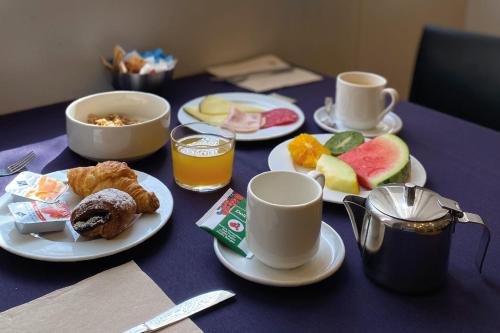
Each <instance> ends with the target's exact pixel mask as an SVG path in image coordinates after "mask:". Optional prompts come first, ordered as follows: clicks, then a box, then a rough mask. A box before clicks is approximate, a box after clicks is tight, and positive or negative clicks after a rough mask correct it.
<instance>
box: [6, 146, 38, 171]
mask: <svg viewBox="0 0 500 333" xmlns="http://www.w3.org/2000/svg"><path fill="white" fill-rule="evenodd" d="M35 157H36V154H35V153H34V152H33V151H30V152H29V153H28V154H27V155H26V156H24V157H23V158H21V159H20V160H18V161H16V162H14V163H12V164H10V165H8V166H7V167H6V168H5V169H1V168H0V177H3V176H10V175H13V174H15V173H17V172H19V171H21V170H22V169H24V167H25V166H27V165H28V164H29V163H30V162H31V161H33V159H34V158H35Z"/></svg>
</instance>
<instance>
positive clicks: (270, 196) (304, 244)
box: [246, 171, 325, 269]
mask: <svg viewBox="0 0 500 333" xmlns="http://www.w3.org/2000/svg"><path fill="white" fill-rule="evenodd" d="M324 184H325V178H324V176H323V175H322V174H320V173H318V172H316V171H312V172H311V173H310V174H309V175H304V174H301V173H298V172H290V171H269V172H264V173H261V174H259V175H257V176H255V177H253V178H252V179H251V180H250V182H249V183H248V189H247V235H246V237H247V242H248V247H249V248H250V250H251V251H252V252H253V253H254V255H255V257H256V258H257V259H259V260H260V261H261V262H263V263H264V264H266V265H268V266H270V267H273V268H278V269H289V268H295V267H298V266H300V265H303V264H305V263H306V262H307V261H309V260H310V259H312V257H313V256H314V255H315V254H316V252H317V251H318V248H319V241H320V230H321V217H322V209H323V186H324Z"/></svg>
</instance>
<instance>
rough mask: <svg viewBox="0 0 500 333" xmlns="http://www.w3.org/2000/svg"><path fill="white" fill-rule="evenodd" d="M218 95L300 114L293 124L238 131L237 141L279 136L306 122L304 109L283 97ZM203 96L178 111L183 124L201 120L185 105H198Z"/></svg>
mask: <svg viewBox="0 0 500 333" xmlns="http://www.w3.org/2000/svg"><path fill="white" fill-rule="evenodd" d="M216 95H217V96H219V97H223V98H225V99H228V100H230V101H233V102H238V103H245V104H248V105H252V106H255V107H258V108H261V109H263V110H265V111H268V110H271V109H276V108H287V109H290V110H292V111H294V112H295V113H296V114H297V115H298V116H299V119H298V120H297V121H296V122H294V123H293V124H289V125H283V126H273V127H269V128H264V129H261V130H258V131H256V132H253V133H236V140H237V141H258V140H269V139H273V138H278V137H281V136H285V135H287V134H290V133H292V132H294V131H296V130H297V129H298V128H299V127H300V126H302V124H303V123H304V113H303V112H302V110H301V109H300V108H298V107H297V106H296V105H293V104H291V103H288V102H285V101H283V100H281V99H277V98H274V97H271V96H267V95H261V94H252V93H222V94H216ZM203 98H205V96H201V97H198V98H195V99H193V100H191V101H189V102H187V103H186V104H184V105H183V106H181V107H180V109H179V112H178V113H177V118H178V119H179V122H180V123H181V124H187V123H191V122H193V121H200V120H198V119H196V118H194V117H191V116H190V115H189V114H188V113H187V112H186V111H184V107H186V106H198V105H199V104H200V102H201V101H202V100H203Z"/></svg>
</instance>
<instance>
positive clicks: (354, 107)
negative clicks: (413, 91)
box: [335, 72, 399, 130]
mask: <svg viewBox="0 0 500 333" xmlns="http://www.w3.org/2000/svg"><path fill="white" fill-rule="evenodd" d="M386 85H387V80H386V79H385V78H384V77H382V76H380V75H377V74H372V73H365V72H346V73H341V74H339V75H338V76H337V89H336V92H335V116H336V118H337V119H338V120H339V121H340V122H341V123H342V124H343V125H345V126H346V127H349V128H352V129H357V130H366V129H370V128H374V127H376V126H377V125H378V123H380V121H381V120H382V118H384V116H385V115H386V114H387V113H388V112H390V111H392V109H393V107H394V104H395V103H396V102H397V101H398V98H399V95H398V92H397V91H396V90H395V89H393V88H385V86H386ZM386 95H389V96H391V102H390V103H389V106H387V107H386V108H385V109H384V105H385V96H386Z"/></svg>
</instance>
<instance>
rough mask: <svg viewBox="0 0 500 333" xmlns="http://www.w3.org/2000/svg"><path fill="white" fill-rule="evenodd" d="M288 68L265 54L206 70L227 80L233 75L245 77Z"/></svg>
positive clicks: (283, 63)
mask: <svg viewBox="0 0 500 333" xmlns="http://www.w3.org/2000/svg"><path fill="white" fill-rule="evenodd" d="M288 67H290V65H289V64H287V63H286V62H284V61H283V60H281V59H280V58H278V57H277V56H275V55H274V54H265V55H261V56H257V57H254V58H251V59H247V60H243V61H238V62H232V63H229V64H223V65H217V66H211V67H208V68H207V72H209V73H210V74H212V75H214V76H217V77H220V78H227V77H232V76H235V75H245V74H249V73H255V72H260V71H272V70H279V69H285V68H288Z"/></svg>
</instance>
